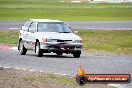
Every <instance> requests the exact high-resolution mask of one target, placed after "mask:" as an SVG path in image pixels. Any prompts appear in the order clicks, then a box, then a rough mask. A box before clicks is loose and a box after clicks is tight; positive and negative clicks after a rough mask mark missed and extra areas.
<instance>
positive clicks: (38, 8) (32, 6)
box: [0, 0, 132, 20]
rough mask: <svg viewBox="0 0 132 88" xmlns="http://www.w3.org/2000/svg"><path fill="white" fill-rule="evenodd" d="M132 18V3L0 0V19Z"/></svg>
mask: <svg viewBox="0 0 132 88" xmlns="http://www.w3.org/2000/svg"><path fill="white" fill-rule="evenodd" d="M31 18H46V19H58V20H132V3H96V4H92V3H91V4H90V3H70V2H60V0H39V1H36V0H0V20H27V19H31Z"/></svg>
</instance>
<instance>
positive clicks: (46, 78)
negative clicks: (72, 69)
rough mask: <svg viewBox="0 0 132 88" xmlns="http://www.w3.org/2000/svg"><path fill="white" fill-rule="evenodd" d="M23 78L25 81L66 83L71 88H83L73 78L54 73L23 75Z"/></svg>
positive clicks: (83, 87)
mask: <svg viewBox="0 0 132 88" xmlns="http://www.w3.org/2000/svg"><path fill="white" fill-rule="evenodd" d="M24 80H25V81H27V82H31V83H32V82H34V81H37V82H46V83H47V82H48V83H51V84H52V83H53V84H57V85H68V86H70V87H72V88H85V86H79V85H78V84H77V82H76V81H75V79H73V78H70V77H66V76H59V75H54V74H45V75H41V76H40V75H39V76H35V75H33V76H26V77H24Z"/></svg>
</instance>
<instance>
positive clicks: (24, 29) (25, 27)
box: [19, 21, 32, 42]
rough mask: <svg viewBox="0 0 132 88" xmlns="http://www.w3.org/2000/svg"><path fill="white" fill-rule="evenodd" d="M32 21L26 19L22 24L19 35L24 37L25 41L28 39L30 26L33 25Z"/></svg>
mask: <svg viewBox="0 0 132 88" xmlns="http://www.w3.org/2000/svg"><path fill="white" fill-rule="evenodd" d="M31 23H32V21H26V22H25V24H24V25H23V26H22V28H21V30H20V34H19V36H20V37H21V38H22V40H23V41H25V42H26V41H27V34H28V29H29V26H30V25H31Z"/></svg>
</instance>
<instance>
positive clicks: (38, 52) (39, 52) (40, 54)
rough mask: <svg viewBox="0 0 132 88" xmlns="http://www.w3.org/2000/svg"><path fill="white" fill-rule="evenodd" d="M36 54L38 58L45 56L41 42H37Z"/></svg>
mask: <svg viewBox="0 0 132 88" xmlns="http://www.w3.org/2000/svg"><path fill="white" fill-rule="evenodd" d="M35 53H36V54H37V56H38V57H42V56H43V52H42V49H40V42H37V43H36V44H35Z"/></svg>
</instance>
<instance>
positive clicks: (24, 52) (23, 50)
mask: <svg viewBox="0 0 132 88" xmlns="http://www.w3.org/2000/svg"><path fill="white" fill-rule="evenodd" d="M19 52H20V54H21V55H25V54H26V52H27V49H26V48H25V47H24V44H23V42H22V40H21V41H20V42H19Z"/></svg>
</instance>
